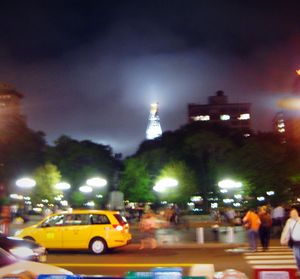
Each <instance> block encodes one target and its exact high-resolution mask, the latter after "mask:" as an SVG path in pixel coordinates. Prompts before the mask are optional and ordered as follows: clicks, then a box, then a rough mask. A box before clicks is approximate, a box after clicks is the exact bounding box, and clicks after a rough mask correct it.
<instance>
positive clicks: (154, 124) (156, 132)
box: [146, 103, 162, 140]
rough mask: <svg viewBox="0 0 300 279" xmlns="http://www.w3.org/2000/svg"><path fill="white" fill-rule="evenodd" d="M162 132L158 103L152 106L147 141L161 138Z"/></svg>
mask: <svg viewBox="0 0 300 279" xmlns="http://www.w3.org/2000/svg"><path fill="white" fill-rule="evenodd" d="M161 134H162V130H161V127H160V121H159V116H158V103H154V104H151V109H150V115H149V121H148V127H147V130H146V139H147V140H152V139H155V138H157V137H160V136H161Z"/></svg>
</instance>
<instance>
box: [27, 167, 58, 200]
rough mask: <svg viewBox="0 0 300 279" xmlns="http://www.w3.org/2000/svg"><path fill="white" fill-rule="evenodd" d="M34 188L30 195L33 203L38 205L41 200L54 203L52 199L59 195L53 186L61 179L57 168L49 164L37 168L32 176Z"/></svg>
mask: <svg viewBox="0 0 300 279" xmlns="http://www.w3.org/2000/svg"><path fill="white" fill-rule="evenodd" d="M33 177H34V179H35V181H36V186H35V187H34V188H33V191H32V193H31V200H32V202H33V203H35V204H36V203H40V202H41V200H42V199H47V200H48V201H49V202H51V203H53V202H54V197H55V196H56V195H58V194H59V193H61V192H60V191H59V190H57V189H55V187H54V186H55V184H56V183H58V182H59V181H60V179H61V175H60V172H59V170H58V169H57V167H56V166H55V165H53V164H51V163H46V164H45V165H43V166H41V167H38V168H37V169H36V170H35V172H34V175H33Z"/></svg>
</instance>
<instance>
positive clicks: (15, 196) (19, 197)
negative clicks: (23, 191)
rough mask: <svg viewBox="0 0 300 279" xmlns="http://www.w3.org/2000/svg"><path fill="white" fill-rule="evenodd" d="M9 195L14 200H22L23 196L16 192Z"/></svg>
mask: <svg viewBox="0 0 300 279" xmlns="http://www.w3.org/2000/svg"><path fill="white" fill-rule="evenodd" d="M9 197H10V198H11V199H15V200H23V196H22V195H18V194H10V195H9Z"/></svg>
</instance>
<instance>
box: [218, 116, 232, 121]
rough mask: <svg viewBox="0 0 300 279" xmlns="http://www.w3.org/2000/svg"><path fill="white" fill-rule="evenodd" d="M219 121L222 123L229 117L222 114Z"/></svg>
mask: <svg viewBox="0 0 300 279" xmlns="http://www.w3.org/2000/svg"><path fill="white" fill-rule="evenodd" d="M220 119H221V120H223V121H226V120H229V119H230V115H228V114H222V115H220Z"/></svg>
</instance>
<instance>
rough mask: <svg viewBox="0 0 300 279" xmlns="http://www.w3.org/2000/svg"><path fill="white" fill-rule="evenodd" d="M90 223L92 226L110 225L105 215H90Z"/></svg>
mask: <svg viewBox="0 0 300 279" xmlns="http://www.w3.org/2000/svg"><path fill="white" fill-rule="evenodd" d="M90 221H91V224H92V225H93V224H94V225H107V224H110V221H109V219H108V218H107V216H106V215H103V214H91V215H90Z"/></svg>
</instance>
